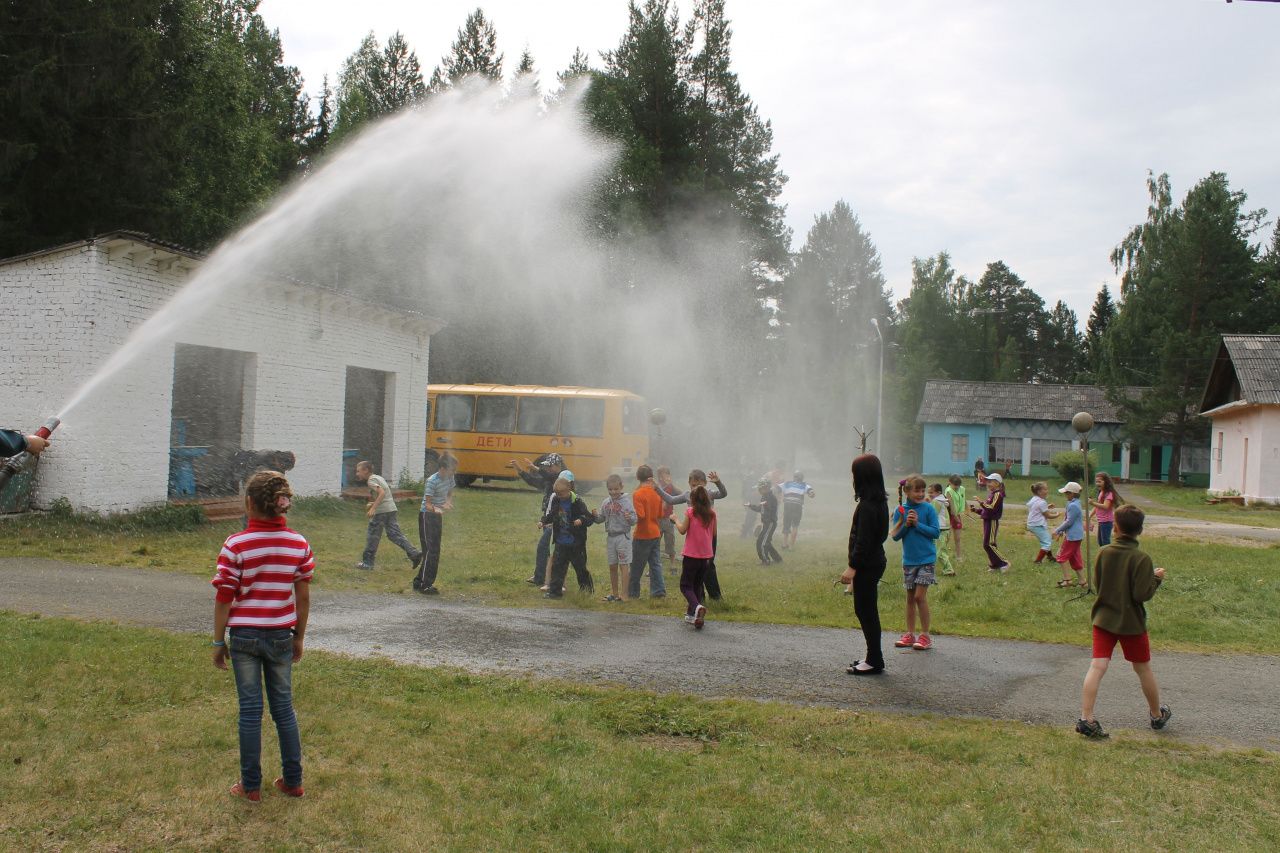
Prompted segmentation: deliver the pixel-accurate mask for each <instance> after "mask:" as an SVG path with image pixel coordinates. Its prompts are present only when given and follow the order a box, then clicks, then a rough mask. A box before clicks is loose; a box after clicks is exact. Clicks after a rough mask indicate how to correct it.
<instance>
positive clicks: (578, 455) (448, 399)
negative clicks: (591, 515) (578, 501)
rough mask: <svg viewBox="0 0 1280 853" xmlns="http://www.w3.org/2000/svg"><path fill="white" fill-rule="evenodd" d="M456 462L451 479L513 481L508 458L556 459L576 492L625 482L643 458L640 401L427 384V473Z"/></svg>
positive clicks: (617, 394) (599, 393)
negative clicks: (447, 459) (615, 477)
mask: <svg viewBox="0 0 1280 853" xmlns="http://www.w3.org/2000/svg"><path fill="white" fill-rule="evenodd" d="M446 452H447V453H449V454H450V455H451V456H453V457H454V458H456V459H457V460H458V473H457V480H458V485H460V486H469V485H471V484H472V483H473V482H475V481H476V480H477V479H480V480H483V481H485V482H488V481H490V480H516V479H519V474H518V473H517V472H516V470H515V469H514V468H513V467H512V466H511V460H512V459H520V460H525V459H528V460H530V461H533V462H535V463H536V462H538V461H539V459H540V458H541V457H543V456H545V455H547V454H548V453H559V454H560V455H561V456H563V457H564V460H565V467H566V468H568V469H569V470H570V471H572V472H573V474H574V477H575V479H576V481H577V483H579V484H580V485H579V488H580V489H581V490H584V491H585V490H586V489H588V488H590V487H591V486H592V485H595V484H596V483H600V482H603V481H604V479H605V478H606V477H608V476H609V475H610V474H621V475H622V477H623V480H624V481H626V482H627V483H628V484H630V482H631V479H632V478H633V476H634V474H635V469H636V468H638V467H639V466H641V465H643V464H644V463H645V460H647V459H648V457H649V420H648V415H647V413H646V410H645V404H644V399H643V398H641V397H639V396H637V395H635V394H632V393H631V392H630V391H617V390H612V389H608V388H567V387H565V388H556V387H546V386H539V385H428V386H427V452H426V467H427V471H428V473H430V472H432V471H434V470H435V467H436V461H437V460H438V459H439V458H440V455H441V454H442V453H446Z"/></svg>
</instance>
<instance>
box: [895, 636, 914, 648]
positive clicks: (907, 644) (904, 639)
mask: <svg viewBox="0 0 1280 853" xmlns="http://www.w3.org/2000/svg"><path fill="white" fill-rule="evenodd" d="M915 642H916V637H915V634H903V635H902V636H901V637H899V638H898V642H896V643H894V645H895V646H896V647H898V648H900V649H909V648H911V647H912V646H913V645H915Z"/></svg>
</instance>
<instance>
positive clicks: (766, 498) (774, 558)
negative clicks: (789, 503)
mask: <svg viewBox="0 0 1280 853" xmlns="http://www.w3.org/2000/svg"><path fill="white" fill-rule="evenodd" d="M756 491H757V492H759V493H760V503H758V504H753V503H749V504H747V505H746V506H747V509H749V510H751V511H752V512H758V513H760V532H759V533H758V534H756V556H757V557H759V558H760V565H762V566H771V565H773V564H774V563H781V562H782V555H781V554H779V553H778V549H777V548H774V547H773V533H774V531H775V530H777V529H778V496H777V495H775V494H774V493H773V482H772V481H771V480H770V479H769V478H768V477H764V478H761V480H760V482H759V483H756Z"/></svg>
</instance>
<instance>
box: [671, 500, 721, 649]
mask: <svg viewBox="0 0 1280 853" xmlns="http://www.w3.org/2000/svg"><path fill="white" fill-rule="evenodd" d="M675 522H676V530H678V531H680V535H681V536H683V537H684V550H683V551H682V552H681V556H682V558H683V567H682V569H681V571H680V592H682V593H684V597H685V600H686V601H688V602H689V606H688V609H687V611H686V612H685V617H684V621H686V622H688V623H689V624H690V625H692V626H693V627H694V628H697V629H701V628H702V624H703V622H705V621H706V618H707V608H706V605H704V604H703V603H702V589H703V583H704V582H705V578H706V574H707V567H708V566H709V565H711V560H712V558H714V557H715V549H714V548H713V547H712V544H711V543H712V540H713V539H714V538H715V535H716V511H715V510H713V509H712V508H711V495H710V494H709V493H708V492H707V487H706V486H703V485H697V486H694V487H693V490H692V491H690V492H689V509H687V510H685V514H684V518H677V519H676V520H675Z"/></svg>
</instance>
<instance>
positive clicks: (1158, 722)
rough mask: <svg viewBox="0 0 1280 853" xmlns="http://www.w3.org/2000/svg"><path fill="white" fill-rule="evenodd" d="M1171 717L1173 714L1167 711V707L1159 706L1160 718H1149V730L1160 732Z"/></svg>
mask: <svg viewBox="0 0 1280 853" xmlns="http://www.w3.org/2000/svg"><path fill="white" fill-rule="evenodd" d="M1172 716H1173V712H1172V711H1170V710H1169V706H1168V705H1161V706H1160V716H1158V717H1152V718H1151V728H1153V729H1155V730H1156V731H1160V730H1161V729H1163V728H1164V727H1165V724H1166V723H1168V722H1169V718H1170V717H1172Z"/></svg>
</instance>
